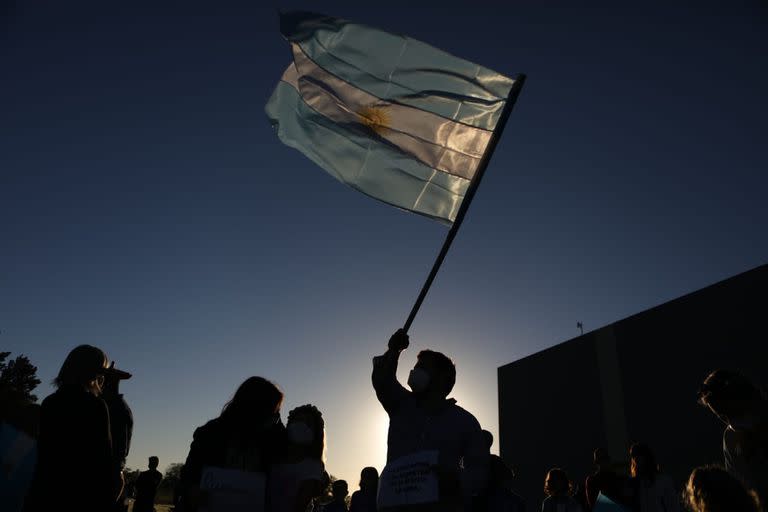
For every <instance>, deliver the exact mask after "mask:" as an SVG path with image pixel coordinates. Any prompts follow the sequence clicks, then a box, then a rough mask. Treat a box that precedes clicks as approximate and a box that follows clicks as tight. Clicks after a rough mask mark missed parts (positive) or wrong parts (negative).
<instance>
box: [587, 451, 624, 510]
mask: <svg viewBox="0 0 768 512" xmlns="http://www.w3.org/2000/svg"><path fill="white" fill-rule="evenodd" d="M592 460H593V461H594V463H595V472H594V473H592V474H591V475H589V476H588V477H587V479H586V481H585V482H584V487H585V489H586V494H587V506H588V507H589V509H590V510H592V508H594V506H595V503H596V502H597V497H598V495H599V494H600V493H603V494H604V495H605V496H607V497H608V498H611V499H612V500H614V501H616V500H617V499H621V495H622V479H621V477H619V475H618V474H616V472H615V471H614V470H613V468H611V457H610V455H608V452H607V451H606V450H604V449H603V448H597V449H595V451H594V453H593V454H592Z"/></svg>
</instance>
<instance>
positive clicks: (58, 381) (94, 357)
mask: <svg viewBox="0 0 768 512" xmlns="http://www.w3.org/2000/svg"><path fill="white" fill-rule="evenodd" d="M106 362H107V355H106V354H105V353H104V351H103V350H101V349H100V348H98V347H94V346H93V345H79V346H77V347H75V348H73V349H72V350H71V351H70V353H69V354H67V358H66V359H64V363H63V364H62V365H61V369H60V370H59V374H58V375H57V376H56V378H55V379H53V385H54V386H56V387H57V388H61V387H63V386H85V385H86V384H88V383H89V382H91V381H92V380H93V379H95V378H96V377H98V376H99V375H102V372H103V370H104V365H105V364H106Z"/></svg>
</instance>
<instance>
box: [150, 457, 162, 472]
mask: <svg viewBox="0 0 768 512" xmlns="http://www.w3.org/2000/svg"><path fill="white" fill-rule="evenodd" d="M159 464H160V459H158V458H157V457H156V456H154V455H153V456H151V457H150V458H149V469H157V466H158V465H159Z"/></svg>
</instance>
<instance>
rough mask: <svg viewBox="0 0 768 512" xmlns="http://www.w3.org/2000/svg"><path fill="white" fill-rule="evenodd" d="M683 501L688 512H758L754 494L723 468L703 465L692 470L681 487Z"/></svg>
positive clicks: (758, 507) (756, 499)
mask: <svg viewBox="0 0 768 512" xmlns="http://www.w3.org/2000/svg"><path fill="white" fill-rule="evenodd" d="M685 501H686V503H687V505H688V508H689V509H690V510H691V512H759V511H760V510H761V509H760V506H759V503H758V498H757V495H756V494H755V492H754V491H748V490H747V489H746V487H744V484H743V483H741V481H739V480H738V479H737V478H735V477H734V476H733V475H731V474H729V473H728V472H727V471H726V470H725V469H723V468H721V467H718V466H704V467H699V468H696V469H694V470H693V471H692V472H691V476H690V477H689V478H688V484H687V485H686V486H685Z"/></svg>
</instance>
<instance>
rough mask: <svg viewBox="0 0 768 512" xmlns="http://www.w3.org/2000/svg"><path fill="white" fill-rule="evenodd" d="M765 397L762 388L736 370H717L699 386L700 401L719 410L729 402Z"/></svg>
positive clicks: (721, 410)
mask: <svg viewBox="0 0 768 512" xmlns="http://www.w3.org/2000/svg"><path fill="white" fill-rule="evenodd" d="M762 397H763V395H762V392H761V390H760V388H758V387H757V386H755V385H754V384H753V383H752V381H751V380H749V379H748V378H747V377H746V376H744V375H743V374H742V373H740V372H737V371H734V370H725V369H719V370H715V371H713V372H712V373H710V374H709V375H707V378H705V379H704V382H702V384H701V386H699V392H698V402H699V403H700V404H701V405H703V406H705V407H711V408H712V409H714V410H715V411H718V412H726V413H728V412H730V411H723V409H724V408H727V405H726V404H728V403H729V402H733V401H738V400H756V399H757V400H759V399H761V398H762Z"/></svg>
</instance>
